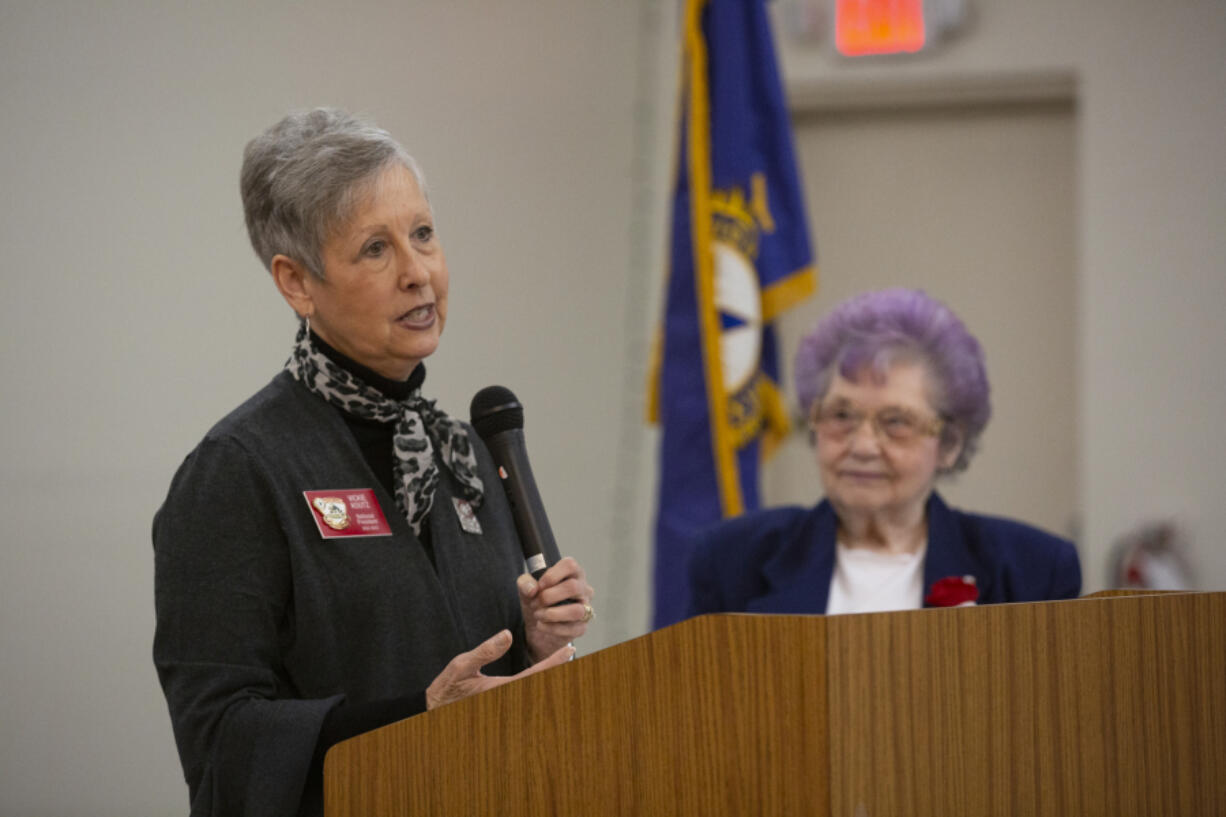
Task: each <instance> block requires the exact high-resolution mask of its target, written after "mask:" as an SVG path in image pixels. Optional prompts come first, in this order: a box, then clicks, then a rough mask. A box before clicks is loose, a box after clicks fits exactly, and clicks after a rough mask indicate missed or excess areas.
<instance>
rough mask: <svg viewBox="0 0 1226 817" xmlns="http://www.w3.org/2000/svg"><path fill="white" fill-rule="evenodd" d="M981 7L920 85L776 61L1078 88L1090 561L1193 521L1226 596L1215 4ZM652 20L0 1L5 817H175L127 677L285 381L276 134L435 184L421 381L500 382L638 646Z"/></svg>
mask: <svg viewBox="0 0 1226 817" xmlns="http://www.w3.org/2000/svg"><path fill="white" fill-rule="evenodd" d="M974 5H975V7H976V8H977V9H978V10H979V20H980V23H979V25H978V27H977V30H976V32H975V35H974V37H968V38H967V39H966V40H965V41H964V42H963V43H961V44H957V45H954V46H951V47H950V48H949V49H947V50H946V51H945V52H944V53H943V54H940V55H937V56H935V57H934V58H933V59H931V60H927V59H925V60H919V61H913V62H910V63H907V67H906V68H902V69H894V68H891V67H889V66H888V65H885V64H880V63H874V64H872V65H868V66H855V67H836V66H834V65H832V63H831V61H830V60H827V59H823V58H815V57H812V56H810V55H808V54H806V53H803V52H802V51H799V50H797V51H789V54H788V58H787V73H788V75H789V77H791V78H792V81H794V82H797V83H818V84H820V83H823V82H831V83H834V84H836V85H837V84H839V83H845V82H847V81H851V80H854V81H857V82H858V81H865V82H880V81H884V82H887V83H890V82H895V81H896V80H897V78H898V77H899V76H903V77H904V78H910V77H912V76H921V77H922V76H925V75H932V76H934V77H937V78H938V79H940V78H941V77H942V76H951V75H952V76H962V77H971V78H975V77H978V76H981V75H984V74H994V73H997V72H1001V71H1029V70H1039V71H1047V70H1055V71H1057V72H1061V71H1065V72H1069V73H1071V74H1073V75H1075V76H1076V79H1077V83H1078V89H1079V91H1078V92H1079V95H1080V99H1081V104H1082V106H1083V117H1082V127H1081V139H1082V142H1081V145H1080V148H1081V150H1080V155H1081V160H1082V164H1081V167H1082V178H1081V193H1080V198H1079V211H1078V220H1079V224H1080V229H1081V233H1080V246H1081V248H1082V261H1081V270H1082V278H1081V284H1080V287H1081V288H1080V298H1079V303H1080V304H1081V309H1082V313H1081V315H1080V316H1079V317H1080V326H1081V332H1082V338H1081V340H1082V349H1083V351H1082V357H1081V365H1082V379H1083V380H1082V382H1083V391H1082V393H1083V395H1084V399H1083V403H1082V414H1083V422H1082V432H1081V438H1082V440H1083V443H1082V445H1083V446H1084V449H1083V451H1082V456H1081V457H1080V461H1081V462H1082V463H1083V466H1082V469H1083V473H1082V474H1081V477H1080V494H1081V496H1082V497H1083V499H1084V502H1085V509H1084V518H1085V520H1086V530H1085V542H1086V546H1087V551H1088V554H1089V555H1090V556H1091V557H1092V558H1099V557H1100V556H1101V554H1102V551H1103V548H1104V546H1105V544H1106V543H1107V542H1108V541H1109V540H1110V539H1111V538H1112V537H1113V536H1114V535H1115V534H1116V533H1118V532H1119V531H1121V530H1124V529H1126V528H1127V527H1128V526H1129V525H1131V524H1132V523H1133V522H1134V521H1135V520H1137V519H1140V518H1142V517H1145V516H1148V515H1151V514H1154V513H1166V512H1172V511H1173V512H1177V513H1179V514H1180V516H1181V518H1182V519H1184V520H1186V521H1187V523H1188V525H1189V526H1190V528H1191V529H1192V531H1193V532H1194V534H1195V537H1196V539H1195V541H1196V544H1197V547H1198V549H1199V555H1200V557H1201V560H1202V564H1204V565H1206V567H1207V570H1206V575H1207V576H1216V577H1218V578H1217V579H1216V580H1215V583H1216V584H1217V585H1218V586H1221V585H1222V584H1223V583H1226V582H1223V580H1222V577H1223V576H1226V565H1224V564H1223V558H1224V557H1223V555H1222V554H1223V551H1222V549H1220V548H1218V547H1217V545H1216V535H1215V534H1216V532H1217V530H1219V529H1222V528H1224V527H1226V518H1224V516H1223V515H1224V514H1226V511H1224V510H1223V507H1224V506H1223V503H1222V502H1221V501H1220V498H1219V497H1220V493H1221V489H1220V487H1219V486H1220V485H1221V483H1222V476H1223V468H1222V466H1221V463H1222V462H1224V461H1226V457H1224V454H1226V451H1223V435H1222V434H1220V433H1218V431H1217V421H1218V418H1219V417H1221V416H1226V412H1224V411H1223V409H1226V405H1224V403H1226V397H1224V395H1223V392H1222V388H1221V386H1219V385H1218V384H1219V383H1220V382H1221V378H1218V377H1215V374H1216V371H1215V367H1214V365H1213V364H1214V363H1215V362H1216V354H1215V353H1216V351H1217V349H1218V348H1220V347H1222V346H1223V343H1222V341H1223V339H1224V337H1223V335H1224V334H1226V329H1223V327H1222V322H1220V321H1218V320H1216V319H1215V318H1216V315H1215V314H1214V313H1215V312H1216V310H1217V309H1218V308H1219V306H1220V305H1221V304H1222V303H1224V302H1226V299H1224V298H1223V295H1224V294H1226V293H1224V290H1223V286H1224V284H1223V282H1224V281H1226V275H1224V274H1223V273H1224V272H1226V270H1223V262H1222V258H1223V257H1226V237H1223V236H1224V231H1222V230H1221V229H1220V225H1221V223H1222V221H1223V215H1224V214H1226V199H1224V196H1226V192H1223V191H1226V178H1224V177H1226V162H1224V161H1223V155H1222V151H1223V148H1222V147H1221V144H1222V143H1221V138H1220V134H1221V133H1223V132H1226V110H1224V109H1223V106H1222V105H1221V100H1222V99H1223V98H1226V93H1224V90H1226V71H1224V70H1223V62H1222V57H1221V56H1220V53H1221V52H1220V46H1221V43H1222V42H1224V41H1226V36H1224V35H1226V30H1224V27H1226V14H1223V13H1222V10H1223V9H1222V4H1221V3H1208V2H1200V3H1193V2H1181V3H1174V4H1151V3H1141V2H1132V3H1129V4H1126V5H1125V4H1120V3H1114V2H1111V3H1109V2H1106V0H1096V2H1092V3H1088V4H1080V5H1077V6H1076V8H1075V9H1074V10H1070V9H1069V7H1068V6H1067V5H1066V4H1061V3H1056V2H1054V0H1042V2H1035V3H1026V4H1022V3H1010V2H1005V0H991V1H990V2H989V1H988V0H981V1H980V2H978V3H976V4H974ZM662 6H664V7H665V8H661V7H662ZM667 6H669V4H667V3H659V2H653V1H652V0H641V2H639V3H607V2H595V1H594V0H583V1H582V2H574V0H514V1H513V2H507V3H488V2H478V0H451V1H450V2H447V3H432V2H425V1H424V0H422V1H421V2H411V1H410V2H357V3H353V4H344V5H341V4H331V3H322V2H306V3H292V4H291V3H284V2H274V3H261V4H247V3H237V2H230V1H227V2H220V3H212V4H205V5H201V4H192V5H190V6H189V5H188V4H167V3H157V2H143V3H138V2H109V3H108V2H99V3H68V2H33V0H10V1H9V2H6V3H4V4H3V5H2V6H0V101H2V102H3V111H4V114H3V116H0V145H2V146H3V148H4V149H3V151H0V182H2V187H3V190H4V192H5V196H4V197H3V199H0V258H2V262H0V263H2V264H3V267H2V272H0V274H2V275H3V284H4V288H3V297H2V298H0V332H3V333H4V334H3V337H4V343H3V345H2V346H0V382H3V383H4V388H3V389H2V390H0V419H2V420H3V426H2V428H3V433H2V434H0V490H2V491H3V496H4V499H5V507H6V509H7V510H8V513H6V515H5V523H4V534H3V539H2V541H3V550H2V553H3V563H2V567H0V655H3V656H4V660H3V662H0V690H3V695H0V724H2V725H3V733H4V741H3V743H0V812H3V813H16V814H26V815H39V814H46V815H52V814H54V815H68V814H81V815H85V814H88V815H139V814H164V813H182V812H183V811H184V804H185V798H186V792H185V790H184V788H183V786H182V783H181V782H180V772H179V770H178V764H177V760H176V759H175V756H174V751H173V744H172V741H171V735H170V729H169V722H168V719H167V717H166V713H165V706H164V703H163V701H162V699H161V695H160V692H159V690H158V688H157V685H156V680H155V677H154V673H153V670H152V666H151V664H150V661H149V650H150V640H151V634H152V626H153V616H152V598H151V596H152V574H151V552H150V544H149V535H148V531H149V521H150V517H151V515H152V513H153V510H154V509H155V508H156V507H157V504H158V502H159V501H160V499H161V496H162V495H163V493H164V491H165V487H166V484H167V481H168V480H169V477H170V475H171V473H172V471H173V469H174V468H175V466H176V465H177V464H178V462H179V461H180V460H181V458H182V456H183V455H184V454H185V453H186V451H187V450H188V449H189V448H190V447H191V446H192V445H193V444H194V443H195V441H196V440H197V439H199V437H200V435H201V434H202V433H203V432H204V431H205V430H206V428H207V427H208V425H209V424H210V423H212V422H213V421H214V420H216V419H217V418H218V417H220V416H221V415H222V414H223V413H224V412H225V411H227V410H228V409H229V408H231V407H232V406H233V405H235V404H236V403H237V402H238V401H239V400H241V399H242V398H243V397H244V396H246V395H247V394H249V393H250V392H251V391H253V390H254V389H256V388H257V387H258V386H259V385H261V384H262V383H263V382H265V381H266V380H267V378H268V377H269V376H270V374H271V373H272V372H273V371H274V370H275V369H276V368H277V367H278V366H279V365H280V364H281V362H282V361H283V360H284V358H285V356H286V354H287V349H288V343H289V338H290V333H291V331H292V323H291V320H290V318H289V314H288V311H287V309H286V307H285V306H284V305H283V304H282V303H280V301H279V300H278V298H277V296H276V295H275V293H274V292H273V289H272V287H271V286H270V285H269V283H268V281H267V280H266V278H265V273H263V272H262V270H261V269H260V268H259V266H258V265H257V263H256V262H255V260H254V258H253V256H252V255H251V252H250V250H249V249H248V248H247V246H246V239H245V236H244V234H243V229H242V221H241V217H240V213H239V205H238V196H237V192H236V183H235V178H236V174H237V168H238V161H239V154H240V151H241V149H242V146H243V144H244V142H245V141H246V140H247V139H248V138H250V137H251V136H252V135H253V134H255V133H256V132H257V131H259V130H260V129H261V128H263V127H265V126H266V125H268V124H269V123H271V122H272V121H273V120H274V119H276V118H277V117H278V116H279V115H280V114H281V113H282V112H284V111H285V110H286V109H288V108H292V107H300V106H307V105H313V104H317V103H331V104H340V105H344V106H346V107H349V108H352V109H356V110H362V111H367V112H370V113H372V114H374V115H375V116H376V117H377V118H378V119H379V120H380V121H381V122H382V123H383V124H385V125H386V126H388V127H389V128H390V129H391V130H392V131H393V132H395V133H396V134H397V135H399V136H400V137H401V138H402V139H403V140H404V141H405V142H406V143H407V144H408V145H409V146H410V148H411V149H412V150H413V151H414V152H415V153H416V154H417V155H418V156H419V158H420V159H421V160H422V162H423V164H424V165H425V167H426V170H427V173H428V174H429V176H430V179H431V182H432V185H433V188H434V201H435V203H436V205H437V207H438V210H439V219H440V225H441V228H442V231H443V233H442V234H443V238H444V241H445V244H446V246H447V248H448V253H449V259H450V262H451V269H452V275H453V304H452V314H451V318H450V322H449V326H448V332H447V337H446V339H445V340H444V343H443V348H442V351H441V352H440V353H439V356H438V358H437V359H436V360H435V362H434V364H433V365H432V367H431V375H430V380H429V384H430V389H431V391H432V392H433V393H434V394H435V395H437V396H439V398H440V400H441V403H442V405H444V406H445V407H447V408H449V409H450V410H452V411H454V412H456V413H458V414H460V415H464V414H466V413H467V403H468V400H469V398H470V397H471V395H472V393H473V392H475V391H476V390H477V389H478V388H480V387H481V386H484V385H487V384H488V383H490V382H494V381H501V382H503V383H505V384H506V385H508V386H510V387H512V388H513V389H515V390H516V391H517V392H518V393H519V394H520V396H521V398H522V399H523V401H524V402H525V404H526V405H527V407H528V429H527V432H528V437H529V444H530V446H531V448H532V453H533V460H534V466H535V469H536V472H537V476H538V480H539V482H540V483H541V488H542V491H543V493H544V494H545V498H546V502H547V503H548V506H549V508H550V511H551V517H552V518H553V522H554V527H555V529H556V530H557V533H558V535H559V539H560V540H562V541H563V543H564V547H565V548H566V549H567V550H569V551H571V552H574V553H576V554H577V555H579V556H580V557H581V558H582V559H583V560H584V562H585V564H587V565H588V569H589V571H590V572H591V573H592V575H593V583H594V584H597V585H598V586H599V588H600V596H599V600H600V604H601V607H600V610H601V616H600V618H598V619H597V622H596V623H597V624H598V625H599V626H598V628H597V629H596V630H595V632H594V633H593V636H592V638H591V639H590V641H589V648H593V647H596V646H600V645H602V644H607V643H611V642H612V641H615V640H619V639H621V638H625V637H627V636H629V635H634V634H636V633H638V632H641V631H642V630H643V629H645V627H646V622H647V611H646V599H647V569H648V566H649V556H648V545H649V531H650V518H649V517H650V513H649V511H650V508H649V497H650V496H651V491H652V486H651V473H652V468H651V466H652V457H653V456H654V454H653V453H652V449H651V444H652V443H653V441H654V435H653V434H652V433H650V432H646V431H644V430H643V429H642V428H641V427H640V426H638V424H637V418H638V417H639V416H640V411H641V405H642V403H641V398H642V394H641V386H640V385H639V384H640V383H641V382H642V365H643V359H644V357H645V349H646V340H647V338H646V335H647V321H646V320H645V318H644V314H649V313H650V310H651V307H652V305H653V304H654V303H655V302H656V300H657V298H658V289H659V281H658V276H657V274H656V271H657V270H658V269H659V259H660V240H661V235H662V233H661V228H662V224H663V217H662V215H661V213H662V209H661V203H662V201H663V197H664V195H665V190H666V186H667V178H666V177H667V167H668V159H667V149H668V145H667V135H666V134H667V131H668V128H669V122H668V119H669V115H670V114H669V110H670V104H671V100H672V94H673V90H674V88H673V77H672V75H671V69H672V66H673V65H674V57H673V54H672V52H671V50H668V49H666V48H662V47H660V46H661V45H662V44H666V43H667V42H668V40H669V37H670V34H671V31H672V29H673V26H674V25H675V20H674V17H673V15H672V13H671V12H672V10H671V8H668V7H667ZM1083 7H1084V8H1083ZM1110 9H1116V11H1115V12H1114V13H1115V14H1116V15H1117V21H1116V22H1110V21H1108V22H1099V21H1095V20H1094V19H1092V18H1091V16H1090V15H1091V14H1096V13H1104V12H1106V11H1108V10H1110ZM1147 26H1157V29H1156V31H1155V33H1147V30H1148V29H1147ZM636 113H637V114H638V115H639V116H638V117H637V118H636ZM818 241H819V243H820V236H819V237H818ZM611 497H612V500H611V499H610V498H611ZM1213 571H1215V572H1213Z"/></svg>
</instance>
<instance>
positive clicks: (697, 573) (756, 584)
mask: <svg viewBox="0 0 1226 817" xmlns="http://www.w3.org/2000/svg"><path fill="white" fill-rule="evenodd" d="M926 510H927V519H928V552H927V555H926V556H925V558H924V595H925V596H927V595H928V592H929V591H930V590H931V589H932V585H933V584H934V583H935V582H937V581H938V580H939V579H943V578H946V577H948V576H965V575H968V574H969V575H972V576H974V577H975V580H976V584H977V586H978V588H979V602H978V603H979V604H998V603H1000V602H1008V601H1046V600H1052V599H1073V598H1077V596H1078V595H1079V594H1080V593H1081V565H1080V563H1079V562H1078V560H1077V551H1076V549H1074V547H1073V544H1072V543H1071V542H1069V541H1068V540H1066V539H1061V538H1060V537H1058V536H1053V535H1052V534H1050V533H1046V532H1044V531H1041V530H1039V529H1038V528H1032V527H1030V526H1029V525H1023V524H1022V523H1020V522H1015V521H1013V520H1011V519H1002V518H999V517H991V516H980V515H977V514H970V513H963V512H962V511H958V510H954V509H952V508H950V507H949V506H948V505H946V504H945V502H944V501H942V499H941V498H940V497H939V496H938V495H937V494H936V493H935V492H934V493H933V494H932V496H931V497H929V498H928V504H927V508H926ZM837 526H838V519H837V518H836V516H835V513H834V508H832V507H831V505H830V503H829V502H828V501H825V500H823V501H822V502H820V503H818V504H817V506H816V507H813V508H801V507H798V506H792V507H785V508H771V509H769V510H763V511H757V512H754V513H749V514H745V515H743V516H739V517H736V518H734V519H729V520H727V521H726V522H723V523H721V524H719V525H717V526H716V527H714V528H712V529H711V530H709V531H708V532H707V533H705V534H704V535H703V536H702V537H701V538H700V539H699V541H698V543H697V546H696V548H695V551H694V555H693V558H692V559H691V561H690V570H689V579H690V609H689V615H691V616H696V615H700V614H702V613H733V612H738V613H739V612H745V613H825V612H826V600H827V596H828V595H829V593H830V577H831V575H832V574H833V572H834V557H835V531H836V528H837ZM925 606H927V604H925Z"/></svg>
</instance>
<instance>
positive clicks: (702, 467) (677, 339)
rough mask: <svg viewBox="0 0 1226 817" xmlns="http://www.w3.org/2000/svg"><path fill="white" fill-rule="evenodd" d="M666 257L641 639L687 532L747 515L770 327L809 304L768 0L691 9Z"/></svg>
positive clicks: (661, 601) (766, 388)
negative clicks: (650, 595) (657, 440)
mask: <svg viewBox="0 0 1226 817" xmlns="http://www.w3.org/2000/svg"><path fill="white" fill-rule="evenodd" d="M683 38H684V42H683V46H682V52H683V59H682V72H683V80H682V94H681V109H680V116H679V127H678V141H677V165H676V186H675V189H674V192H673V207H672V251H671V257H670V262H669V276H668V290H667V295H666V305H665V314H664V324H663V327H662V330H661V332H660V337H659V342H658V343H657V348H656V360H655V361H654V364H655V365H654V367H653V368H654V371H653V376H652V398H651V399H652V405H651V407H650V414H651V415H652V419H653V420H655V421H657V422H659V423H660V424H661V426H662V432H663V434H662V439H661V448H660V490H659V503H658V511H657V513H658V516H657V519H656V561H655V612H654V617H653V626H655V627H662V626H665V625H667V624H671V623H673V622H675V621H679V620H680V619H681V618H682V617H683V616H684V615H685V611H686V608H687V605H688V603H689V598H688V583H687V579H686V569H687V565H688V563H689V558H690V553H691V550H692V543H693V538H694V535H695V534H696V533H698V532H699V531H701V530H702V529H704V528H706V527H709V526H710V525H712V524H714V523H715V522H717V521H719V520H720V519H723V518H725V517H729V516H736V515H737V514H739V513H741V512H743V511H745V510H752V509H754V508H757V507H758V465H759V462H760V461H761V460H762V459H763V458H764V457H765V456H767V455H769V453H770V452H771V450H772V449H773V448H774V446H775V445H777V444H778V443H779V442H780V441H781V440H782V439H783V437H784V435H785V434H786V433H787V431H788V425H789V421H788V413H787V410H786V409H785V407H784V405H783V400H782V398H781V397H780V390H779V386H778V375H779V370H778V361H777V358H776V352H777V350H776V348H775V336H774V332H773V331H772V329H771V327H770V322H771V321H772V320H773V319H774V318H775V317H776V316H778V315H779V314H780V313H781V312H783V311H784V310H785V309H787V308H789V307H790V306H792V305H794V304H795V303H796V302H797V301H799V300H801V299H802V298H804V297H807V296H808V295H809V294H811V293H812V292H814V291H815V290H816V288H817V273H816V270H815V269H814V267H813V266H812V263H813V256H812V251H811V249H810V245H809V236H808V227H807V222H806V217H805V207H804V197H803V193H802V185H801V183H800V179H799V177H798V175H797V171H796V163H795V160H794V158H793V153H792V137H791V126H790V122H789V119H788V112H787V107H786V105H785V104H784V98H783V89H782V87H781V85H780V82H779V74H778V69H777V68H776V65H775V52H774V47H773V45H772V43H771V32H770V24H769V21H768V19H767V16H766V8H765V0H687V2H686V9H685V20H684V23H683Z"/></svg>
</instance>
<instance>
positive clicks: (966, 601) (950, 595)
mask: <svg viewBox="0 0 1226 817" xmlns="http://www.w3.org/2000/svg"><path fill="white" fill-rule="evenodd" d="M978 598H979V588H978V587H976V586H975V577H974V576H971V575H969V574H968V575H966V576H946V577H945V578H943V579H939V580H937V581H936V582H935V583H934V584H933V585H932V589H931V590H929V591H928V597H927V598H926V599H924V604H927V605H928V606H929V607H974V606H975V602H976V600H978Z"/></svg>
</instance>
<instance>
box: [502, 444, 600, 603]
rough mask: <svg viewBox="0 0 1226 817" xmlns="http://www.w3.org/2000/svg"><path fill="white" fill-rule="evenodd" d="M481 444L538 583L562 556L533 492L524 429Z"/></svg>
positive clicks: (540, 504)
mask: <svg viewBox="0 0 1226 817" xmlns="http://www.w3.org/2000/svg"><path fill="white" fill-rule="evenodd" d="M485 444H486V446H487V447H488V448H489V450H490V454H492V455H493V457H494V464H495V465H497V466H498V476H499V478H500V480H501V481H502V487H503V489H504V491H505V492H506V495H507V502H508V503H509V504H510V505H511V518H512V519H514V520H515V530H516V532H517V533H518V534H519V543H520V547H521V548H522V549H523V553H524V561H525V562H527V565H528V572H529V573H531V574H532V578H533V579H535V580H537V581H540V578H541V576H542V575H544V573H545V571H546V570H547V569H548V568H549V567H550V566H552V565H555V564H557V563H558V560H559V559H561V558H562V555H561V553H560V552H559V551H558V543H557V540H555V539H554V538H553V528H551V527H549V517H548V516H547V515H546V514H545V505H544V503H542V502H541V492H540V491H538V490H537V488H536V480H535V479H534V478H533V476H532V466H531V465H529V464H528V447H527V446H526V445H525V444H524V430H523V429H522V428H511V429H507V430H506V431H500V432H498V433H497V434H492V435H490V437H489V438H488V439H486V440H485ZM578 603H579V599H566V600H565V601H559V602H556V603H555V604H552V605H550V606H551V607H561V606H562V605H564V604H578Z"/></svg>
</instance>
